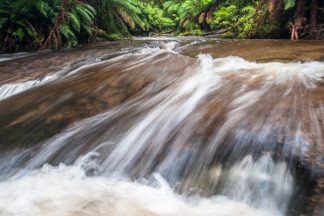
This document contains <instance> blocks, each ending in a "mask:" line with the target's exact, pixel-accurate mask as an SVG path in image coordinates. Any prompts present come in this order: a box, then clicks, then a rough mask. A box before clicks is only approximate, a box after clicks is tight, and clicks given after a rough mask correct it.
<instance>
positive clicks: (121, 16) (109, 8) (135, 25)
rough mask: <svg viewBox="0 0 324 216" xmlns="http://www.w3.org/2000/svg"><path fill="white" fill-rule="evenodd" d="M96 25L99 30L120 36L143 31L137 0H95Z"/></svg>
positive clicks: (140, 11) (141, 12) (143, 24)
mask: <svg viewBox="0 0 324 216" xmlns="http://www.w3.org/2000/svg"><path fill="white" fill-rule="evenodd" d="M95 2H96V5H97V7H96V8H97V12H98V25H99V27H100V28H101V29H103V30H105V31H106V32H109V33H112V34H118V35H121V36H127V35H129V31H130V30H132V31H135V30H138V29H140V30H144V29H145V25H146V23H145V22H144V21H143V19H142V18H141V15H142V14H143V11H142V10H141V4H140V3H139V2H138V1H137V0H96V1H95Z"/></svg>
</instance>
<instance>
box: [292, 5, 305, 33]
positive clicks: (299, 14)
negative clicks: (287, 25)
mask: <svg viewBox="0 0 324 216" xmlns="http://www.w3.org/2000/svg"><path fill="white" fill-rule="evenodd" d="M296 4H297V5H296V11H295V26H296V28H297V30H298V28H301V27H302V23H303V19H304V17H305V9H306V5H305V0H296Z"/></svg>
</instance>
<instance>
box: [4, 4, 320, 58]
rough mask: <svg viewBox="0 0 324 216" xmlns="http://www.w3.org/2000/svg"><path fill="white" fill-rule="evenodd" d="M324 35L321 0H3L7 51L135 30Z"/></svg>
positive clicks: (73, 43) (223, 34) (258, 35)
mask: <svg viewBox="0 0 324 216" xmlns="http://www.w3.org/2000/svg"><path fill="white" fill-rule="evenodd" d="M292 29H296V30H297V33H298V37H299V38H302V39H323V38H324V1H321V0H155V1H153V0H141V1H140V0H32V1H30V0H1V1H0V50H1V51H2V52H8V51H20V50H37V49H46V48H50V49H59V48H62V47H75V46H77V45H78V44H80V43H85V42H91V41H98V40H120V39H123V38H128V37H130V36H131V35H144V36H148V35H150V36H151V35H165V34H168V35H174V36H178V35H215V36H218V37H221V38H290V36H291V31H292Z"/></svg>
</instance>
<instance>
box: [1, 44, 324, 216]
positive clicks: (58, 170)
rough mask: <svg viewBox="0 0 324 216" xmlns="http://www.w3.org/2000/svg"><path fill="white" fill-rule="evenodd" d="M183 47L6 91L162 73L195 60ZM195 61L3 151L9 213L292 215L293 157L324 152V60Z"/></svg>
mask: <svg viewBox="0 0 324 216" xmlns="http://www.w3.org/2000/svg"><path fill="white" fill-rule="evenodd" d="M176 46H177V43H175V42H171V43H165V44H162V45H161V47H160V48H159V47H153V48H152V47H145V48H143V49H140V50H139V51H137V52H135V53H128V54H125V55H120V56H118V57H115V58H112V59H109V60H106V61H104V62H96V63H94V64H91V65H86V66H83V67H81V68H78V69H75V70H73V71H72V72H69V73H65V74H64V75H60V76H57V75H54V76H50V77H47V78H44V79H43V80H41V81H27V82H25V83H18V84H5V85H3V86H2V87H0V100H1V99H5V98H9V97H10V96H13V95H16V94H19V93H22V92H25V91H26V90H30V89H33V88H34V87H36V86H41V85H44V86H46V85H47V84H49V83H50V84H52V85H55V84H56V85H59V84H60V82H61V81H63V80H64V79H66V78H67V77H69V76H70V77H71V76H72V75H73V76H75V77H76V78H78V75H79V72H80V71H81V70H82V69H85V68H91V67H95V66H101V68H99V69H100V70H99V71H98V73H99V72H101V73H104V72H105V70H107V71H108V72H111V71H113V70H111V71H109V70H108V69H111V68H113V69H114V68H115V67H116V68H117V69H118V72H120V73H121V74H122V73H133V72H134V71H138V70H143V67H144V66H145V65H150V64H153V66H154V65H158V64H162V63H163V64H164V67H163V68H164V70H163V71H159V72H160V73H161V77H160V79H161V80H163V79H166V78H165V77H167V73H166V71H168V70H169V69H170V68H172V67H173V65H170V64H168V62H165V61H170V58H173V59H176V60H178V61H181V60H183V58H187V57H183V56H181V55H180V54H179V53H177V52H175V51H174V49H175V47H176ZM134 56H136V58H137V61H136V62H132V61H131V60H132V58H133V57H134ZM129 59H130V60H129ZM156 59H158V60H156ZM122 61H123V62H124V63H123V65H122V66H123V67H121V66H120V65H119V62H122ZM161 62H162V63H161ZM188 62H190V64H188V65H186V67H184V68H185V69H184V70H183V71H181V73H179V74H178V75H177V77H176V78H174V77H173V76H172V77H171V78H169V79H166V81H164V80H163V81H159V82H156V83H154V82H153V84H150V85H146V86H145V88H143V89H141V91H139V92H138V94H136V95H135V96H134V97H132V98H131V99H129V100H126V101H124V102H122V103H121V104H119V105H118V106H116V107H113V108H111V109H108V110H105V111H103V112H101V113H98V114H96V115H94V116H91V117H88V118H85V119H82V120H80V121H77V122H75V123H74V124H72V125H70V126H69V127H67V128H64V129H62V131H60V133H58V134H56V135H55V136H53V137H50V138H48V139H45V140H43V141H41V142H40V143H35V144H34V145H33V146H31V147H19V148H15V149H13V150H10V151H9V150H8V151H3V152H0V156H1V158H0V179H1V180H0V215H1V216H40V215H42V216H92V215H96V216H105V215H110V216H126V215H127V216H202V215H203V216H238V215H239V216H285V215H286V214H287V211H288V210H289V205H290V201H291V199H292V198H293V196H294V195H296V194H295V191H296V190H297V189H298V187H299V185H298V181H297V180H298V179H296V173H295V172H294V169H293V168H292V166H293V163H294V162H295V160H300V161H303V162H305V163H308V162H309V161H307V160H309V159H312V158H311V157H305V155H310V154H311V153H312V152H315V153H318V152H321V151H322V150H321V149H322V145H323V140H322V137H323V132H322V131H323V127H322V126H323V122H322V117H323V114H324V104H323V101H321V100H315V99H317V97H318V94H316V92H317V91H320V90H319V89H320V87H319V86H320V85H321V84H322V83H323V79H324V63H323V62H314V61H313V62H303V63H302V62H288V63H279V62H269V63H256V62H251V61H247V60H245V59H243V58H240V57H236V56H229V57H225V58H213V57H212V56H211V55H208V54H200V55H198V56H197V58H192V59H190V60H188ZM121 68H122V69H121ZM148 68H149V67H148ZM119 70H120V71H119ZM80 74H81V72H80ZM90 75H91V74H90ZM79 79H84V77H81V76H80V78H79ZM157 86H158V89H159V91H155V90H154V89H156V88H157ZM98 88H106V86H99V87H98ZM94 89H95V90H97V88H94ZM108 90H109V89H108ZM314 98H315V99H314ZM0 103H1V102H0ZM40 115H42V114H40ZM309 119H311V121H309ZM314 143H315V144H314ZM278 146H279V147H278Z"/></svg>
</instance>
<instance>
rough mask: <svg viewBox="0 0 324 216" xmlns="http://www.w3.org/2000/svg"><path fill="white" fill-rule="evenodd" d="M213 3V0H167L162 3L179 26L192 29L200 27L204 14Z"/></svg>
mask: <svg viewBox="0 0 324 216" xmlns="http://www.w3.org/2000/svg"><path fill="white" fill-rule="evenodd" d="M214 3H215V1H214V0H185V1H180V0H174V1H172V0H169V1H166V2H165V3H164V4H163V8H164V10H166V12H167V13H168V14H169V16H170V17H171V18H173V19H174V20H175V21H176V22H177V23H178V25H179V26H180V27H182V28H183V29H184V30H186V31H192V30H194V29H200V28H201V25H202V24H204V23H205V21H206V14H207V12H208V11H209V9H210V8H211V7H212V6H213V4H214ZM197 24H199V25H197Z"/></svg>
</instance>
